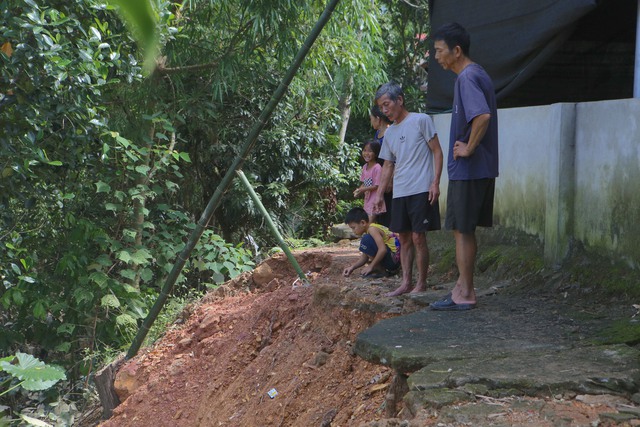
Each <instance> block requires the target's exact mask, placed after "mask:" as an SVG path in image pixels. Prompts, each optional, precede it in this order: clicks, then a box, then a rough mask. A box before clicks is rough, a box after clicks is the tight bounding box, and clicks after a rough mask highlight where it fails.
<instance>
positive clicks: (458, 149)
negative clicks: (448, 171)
mask: <svg viewBox="0 0 640 427" xmlns="http://www.w3.org/2000/svg"><path fill="white" fill-rule="evenodd" d="M473 151H474V150H472V149H470V148H469V144H467V143H465V142H462V141H456V143H455V144H453V160H458V158H459V157H469V156H471V155H472V154H473Z"/></svg>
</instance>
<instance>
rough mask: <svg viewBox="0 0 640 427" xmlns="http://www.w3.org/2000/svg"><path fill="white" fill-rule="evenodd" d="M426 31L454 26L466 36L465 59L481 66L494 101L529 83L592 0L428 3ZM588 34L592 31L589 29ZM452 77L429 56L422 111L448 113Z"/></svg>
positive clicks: (568, 33)
mask: <svg viewBox="0 0 640 427" xmlns="http://www.w3.org/2000/svg"><path fill="white" fill-rule="evenodd" d="M429 6H430V14H431V31H432V32H433V31H435V30H436V29H437V28H439V27H440V26H441V25H442V24H445V23H448V22H453V21H455V22H458V23H460V24H461V25H462V26H464V27H465V28H466V29H467V30H468V31H469V33H470V34H471V48H470V52H469V55H470V57H471V59H472V60H474V61H475V62H477V63H479V64H480V65H482V66H483V67H484V68H485V69H486V70H487V72H488V73H489V75H490V76H491V78H492V79H493V83H494V85H495V88H496V93H497V95H498V99H501V98H503V97H504V96H506V95H508V94H509V93H510V92H511V91H512V90H513V89H515V88H516V87H518V86H519V85H521V84H522V83H523V82H524V81H526V80H527V79H528V78H530V77H531V76H532V75H533V74H534V73H535V72H536V71H537V70H538V69H539V68H540V67H541V66H542V65H543V64H544V63H545V62H546V61H547V60H548V59H549V58H550V57H551V56H552V55H553V54H554V53H555V52H556V51H557V50H558V49H559V48H560V47H561V46H562V45H563V43H564V42H565V41H566V40H567V39H568V38H569V36H570V35H571V33H572V32H573V30H574V28H575V26H576V24H577V22H578V21H579V20H580V18H582V17H583V16H584V15H586V14H587V13H589V12H590V11H592V10H593V9H595V8H596V6H597V1H596V0H509V1H505V0H485V1H477V0H455V1H453V0H449V1H442V0H441V1H435V0H431V1H430V3H429ZM594 31H598V29H597V28H594ZM455 78H456V75H455V74H454V73H453V72H451V71H444V70H443V69H442V67H440V65H438V63H437V62H436V60H435V54H434V52H433V44H432V45H431V52H430V55H429V86H428V91H427V110H428V111H430V112H443V111H448V110H450V109H451V103H452V98H453V83H454V81H455Z"/></svg>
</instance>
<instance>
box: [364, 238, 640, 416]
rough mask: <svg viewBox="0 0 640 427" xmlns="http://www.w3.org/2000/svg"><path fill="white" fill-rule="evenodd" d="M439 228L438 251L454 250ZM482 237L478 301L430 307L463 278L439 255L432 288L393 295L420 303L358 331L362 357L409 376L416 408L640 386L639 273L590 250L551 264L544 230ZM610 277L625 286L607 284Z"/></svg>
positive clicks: (433, 243)
mask: <svg viewBox="0 0 640 427" xmlns="http://www.w3.org/2000/svg"><path fill="white" fill-rule="evenodd" d="M430 236H431V238H430V247H431V249H432V254H433V253H434V252H436V253H440V252H443V253H447V254H448V253H449V249H450V247H449V246H448V245H449V243H447V241H446V240H442V239H441V237H442V235H441V234H437V233H433V234H430ZM478 237H479V242H480V249H479V254H478V261H479V262H478V263H477V265H476V267H477V268H476V283H475V287H476V293H477V295H478V305H477V308H476V309H473V310H470V311H460V312H455V311H454V312H439V311H432V310H430V309H429V308H428V304H429V303H430V302H433V301H436V300H438V299H440V298H441V297H443V296H444V295H445V294H446V293H447V292H449V291H450V289H451V288H452V287H453V286H454V283H455V282H454V280H455V278H456V276H457V273H456V272H455V270H454V271H449V272H447V271H444V269H442V270H441V267H443V266H444V264H446V263H439V262H438V260H437V258H436V259H434V260H433V263H434V264H432V266H433V267H434V269H433V271H432V273H431V276H430V278H429V282H430V284H431V285H432V287H431V289H430V290H429V291H427V292H424V293H421V294H418V295H415V296H408V295H405V296H402V297H400V298H395V299H394V298H392V299H391V300H396V301H403V303H404V306H405V308H406V307H418V311H413V312H411V313H409V314H405V315H402V316H397V317H391V318H387V319H384V320H381V321H380V322H378V323H377V324H375V325H373V326H372V327H370V328H369V329H367V330H364V331H363V332H361V333H360V334H359V335H358V337H357V339H356V342H355V344H354V351H355V353H356V354H357V355H359V356H360V357H362V358H364V359H366V360H368V361H370V362H373V363H379V364H383V365H386V366H390V367H392V368H393V369H395V370H397V371H398V372H401V373H404V374H407V375H408V385H409V388H410V394H408V395H407V399H410V400H411V402H413V403H411V405H409V406H410V407H412V406H416V405H417V406H419V404H418V403H419V402H425V404H429V402H431V405H434V406H439V405H446V404H448V403H442V402H444V401H447V399H450V398H451V399H454V400H455V399H463V397H464V395H465V393H466V394H468V395H470V396H473V395H474V392H469V390H473V389H477V388H479V389H482V390H481V391H480V394H482V395H486V396H500V395H502V394H504V393H505V390H506V391H507V394H510V395H526V396H550V395H556V394H560V395H562V394H564V393H580V394H605V393H606V394H615V395H620V396H625V397H627V398H628V397H631V396H632V395H634V394H635V393H638V391H640V347H639V346H638V340H639V338H638V337H640V325H639V322H638V321H637V319H638V318H640V314H639V313H640V305H639V304H640V298H638V296H639V295H638V292H637V289H634V286H633V285H634V283H635V284H637V283H639V282H637V281H636V280H635V279H636V278H637V271H635V270H632V269H631V270H625V269H621V267H620V266H619V265H618V264H617V263H613V262H610V261H607V260H606V259H603V258H601V257H597V258H596V259H595V260H594V259H593V258H592V257H591V256H590V255H589V254H587V253H585V252H582V251H578V252H576V254H574V256H573V258H572V259H570V260H569V263H568V264H566V265H565V266H564V267H563V268H560V269H549V268H548V267H545V266H544V263H542V262H541V260H542V257H543V254H542V253H543V251H542V247H541V245H540V243H539V242H537V241H536V238H527V237H526V236H523V235H520V234H512V233H511V232H510V231H509V230H500V229H498V230H492V231H490V232H481V233H479V236H478ZM514 239H517V243H516V244H513V241H514ZM450 240H453V239H450ZM451 243H452V242H451ZM434 249H435V250H434ZM613 275H615V276H616V277H615V278H614V277H611V276H613ZM607 278H608V279H609V280H615V281H616V283H617V284H618V287H617V288H616V289H610V288H608V287H607V286H606V279H607ZM443 279H444V280H446V281H443ZM636 316H638V317H636ZM451 390H455V391H456V392H455V393H453V392H452V391H451Z"/></svg>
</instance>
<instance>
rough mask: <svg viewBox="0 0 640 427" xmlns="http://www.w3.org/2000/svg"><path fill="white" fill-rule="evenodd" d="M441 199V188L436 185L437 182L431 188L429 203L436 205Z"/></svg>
mask: <svg viewBox="0 0 640 427" xmlns="http://www.w3.org/2000/svg"><path fill="white" fill-rule="evenodd" d="M439 197H440V186H439V185H438V184H436V182H435V181H434V182H432V183H431V187H429V203H430V204H432V205H433V204H434V203H435V202H437V201H438V198H439Z"/></svg>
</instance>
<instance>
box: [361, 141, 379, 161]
mask: <svg viewBox="0 0 640 427" xmlns="http://www.w3.org/2000/svg"><path fill="white" fill-rule="evenodd" d="M367 145H368V146H369V148H370V149H371V151H373V154H375V155H376V160H377V159H378V156H380V147H381V145H380V143H379V142H378V141H374V140H373V139H370V140H368V141H365V143H364V144H362V149H363V150H364V149H365V148H367Z"/></svg>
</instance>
